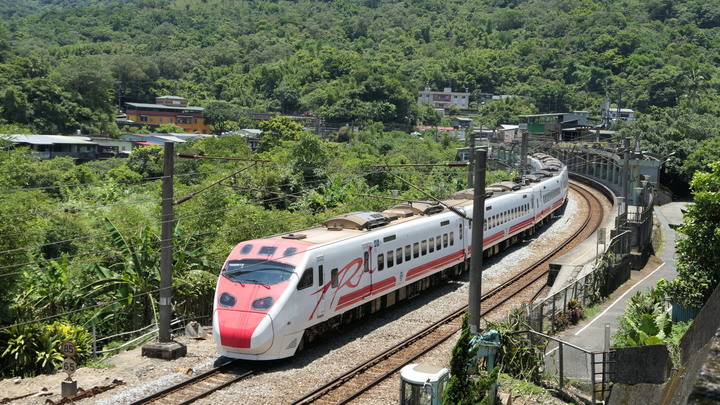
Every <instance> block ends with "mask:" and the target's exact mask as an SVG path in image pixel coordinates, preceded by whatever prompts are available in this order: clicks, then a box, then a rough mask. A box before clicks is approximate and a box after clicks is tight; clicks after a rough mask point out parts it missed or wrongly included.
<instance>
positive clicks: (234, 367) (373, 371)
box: [132, 182, 603, 405]
mask: <svg viewBox="0 0 720 405" xmlns="http://www.w3.org/2000/svg"><path fill="white" fill-rule="evenodd" d="M570 187H571V189H573V190H575V191H576V192H577V193H578V194H579V195H580V197H581V198H582V199H583V200H584V201H586V204H587V205H588V209H587V211H588V212H589V213H590V215H588V216H587V218H585V219H584V221H583V224H582V225H581V226H580V227H579V229H578V230H577V231H576V232H575V233H573V235H572V236H571V237H569V238H568V239H567V240H566V241H565V242H562V243H560V244H559V246H558V247H557V248H556V249H553V251H552V252H550V253H548V254H546V255H545V256H543V257H542V258H540V259H538V260H536V261H535V263H533V264H532V265H531V266H529V267H527V268H526V269H524V270H523V271H521V272H520V273H518V274H516V275H515V276H513V277H512V278H510V279H508V280H506V281H504V282H503V283H502V284H500V285H498V286H496V287H495V288H492V289H491V290H490V291H488V292H486V293H485V294H483V296H482V308H481V309H482V311H481V315H482V316H485V315H486V314H489V313H490V312H492V311H494V310H496V309H497V308H498V307H500V306H501V305H503V304H505V303H506V302H507V301H508V300H510V299H512V298H513V297H515V296H517V295H518V294H520V293H521V292H522V291H523V290H525V289H526V288H530V287H531V286H533V285H535V284H538V283H540V281H542V280H543V278H544V277H545V276H547V273H548V264H549V263H550V262H551V261H552V260H553V259H554V258H556V257H559V256H561V255H562V254H564V253H565V252H566V251H568V250H569V249H571V248H572V247H574V245H575V244H573V243H572V242H571V241H573V240H583V239H585V238H587V237H589V236H590V235H592V233H593V232H594V231H595V229H597V227H599V225H600V223H601V221H602V218H601V217H602V214H601V213H602V211H603V210H602V205H601V204H600V202H599V201H597V198H596V197H595V196H594V195H593V193H592V192H591V191H589V190H590V188H589V187H587V186H583V185H581V184H578V183H575V182H571V185H570ZM594 214H595V215H594ZM466 310H467V305H465V306H463V307H461V308H458V309H456V310H455V311H453V312H452V313H450V314H448V315H446V316H445V317H444V318H443V319H441V320H439V321H437V322H435V323H434V324H432V325H430V326H428V327H427V328H425V329H423V330H422V331H420V332H418V333H416V334H415V335H414V336H411V337H409V338H407V339H405V340H403V341H402V342H400V343H398V344H397V345H395V346H394V347H392V348H390V349H388V350H385V351H384V352H382V353H380V354H378V355H376V356H375V357H373V358H372V359H370V360H368V361H366V362H364V363H362V364H360V365H358V366H356V367H355V368H353V369H352V370H350V371H348V372H346V373H344V374H343V375H341V376H338V377H335V378H334V379H333V380H332V381H330V382H328V383H327V384H325V385H323V386H322V387H319V388H317V389H315V390H313V391H312V392H310V393H308V394H306V395H305V396H303V397H302V398H300V399H298V400H296V401H294V402H292V404H293V405H295V404H310V403H315V404H346V403H349V402H350V401H353V400H354V399H357V398H358V397H359V396H360V395H362V394H363V393H364V392H366V391H368V390H369V389H371V388H372V387H373V386H375V385H377V384H379V383H380V382H381V381H383V380H385V379H386V378H388V377H390V376H392V375H393V374H394V373H396V372H397V371H399V370H400V369H401V368H402V367H403V366H404V365H406V364H409V363H410V362H412V361H414V360H415V359H417V358H418V357H420V356H422V355H423V354H425V353H427V352H428V351H430V350H432V349H433V348H434V347H436V346H437V345H439V344H441V343H443V342H444V341H446V340H447V339H449V338H450V337H452V336H453V335H454V334H455V333H456V332H457V331H458V330H459V329H460V326H461V323H462V316H463V315H464V314H465V312H466ZM268 366H269V365H268V364H262V365H261V364H252V365H248V364H247V362H243V361H240V360H234V361H229V362H228V363H225V364H222V365H220V366H218V367H215V368H213V369H211V370H209V371H207V372H205V373H202V374H199V375H197V376H194V377H192V378H190V379H188V380H185V381H183V382H181V383H180V384H177V385H174V386H171V387H169V388H166V389H164V390H162V391H159V392H156V393H154V394H152V395H150V396H147V397H145V398H142V399H140V400H138V401H136V402H133V403H132V405H141V404H181V405H186V404H191V403H193V402H195V401H197V400H199V399H201V398H204V397H206V396H208V395H210V394H212V393H213V392H215V391H218V390H221V389H223V388H225V387H227V386H229V385H232V384H235V383H237V382H238V381H241V380H243V379H246V378H249V377H251V376H253V375H255V374H257V373H258V372H259V371H261V368H262V369H264V368H267V367H268Z"/></svg>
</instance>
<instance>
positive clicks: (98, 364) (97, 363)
mask: <svg viewBox="0 0 720 405" xmlns="http://www.w3.org/2000/svg"><path fill="white" fill-rule="evenodd" d="M105 360H106V359H95V360H91V361H88V362H87V363H86V364H85V367H90V368H97V369H107V368H115V365H114V364H112V363H108V362H107V361H105Z"/></svg>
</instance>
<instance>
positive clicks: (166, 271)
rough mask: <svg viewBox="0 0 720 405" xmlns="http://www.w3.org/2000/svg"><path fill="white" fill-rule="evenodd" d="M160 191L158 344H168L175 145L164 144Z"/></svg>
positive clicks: (170, 311)
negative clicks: (160, 240) (161, 188)
mask: <svg viewBox="0 0 720 405" xmlns="http://www.w3.org/2000/svg"><path fill="white" fill-rule="evenodd" d="M164 155H165V156H164V158H165V159H164V163H165V167H164V171H163V191H162V233H161V238H162V247H161V250H160V321H159V325H158V327H159V328H160V343H168V342H170V341H171V340H172V339H171V337H170V318H171V316H172V271H173V268H172V254H173V241H172V228H173V203H174V200H173V175H174V171H173V163H174V161H175V159H174V155H175V144H174V143H173V142H166V143H165V153H164Z"/></svg>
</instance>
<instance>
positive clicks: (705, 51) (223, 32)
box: [0, 0, 720, 133]
mask: <svg viewBox="0 0 720 405" xmlns="http://www.w3.org/2000/svg"><path fill="white" fill-rule="evenodd" d="M97 3H98V4H95V5H91V6H88V7H72V8H63V9H56V8H53V7H49V8H46V10H47V11H44V12H43V13H42V14H37V13H35V14H30V15H28V16H25V17H13V18H9V19H7V20H5V21H4V30H3V34H0V38H3V39H2V46H3V48H4V49H5V51H4V56H3V57H2V62H3V64H2V71H1V73H0V74H1V75H2V79H4V80H0V83H3V84H0V95H3V96H4V103H3V106H2V110H0V117H2V118H3V119H4V120H5V121H6V122H7V123H12V124H20V125H21V126H26V127H28V128H29V129H30V130H32V131H36V132H46V133H47V132H50V133H55V132H60V133H68V132H74V131H75V129H77V128H78V127H79V128H81V129H82V130H83V132H105V133H113V132H116V131H117V129H116V128H115V127H114V124H113V122H112V118H113V113H114V111H115V109H116V108H117V105H118V103H119V102H123V101H138V102H143V101H145V102H147V101H151V100H153V99H154V97H155V96H156V95H166V94H174V95H179V96H183V97H187V98H189V99H190V101H191V103H192V104H194V105H206V104H207V103H209V102H210V101H211V100H225V101H228V102H230V103H232V104H233V105H235V106H236V107H238V108H245V109H250V110H253V111H263V112H264V111H271V112H272V111H275V112H281V113H297V112H306V111H314V112H317V113H320V114H322V115H323V116H324V117H325V118H326V120H328V121H340V122H348V121H351V120H355V121H361V122H362V121H382V122H386V123H390V122H397V123H407V122H415V120H416V118H418V117H422V115H423V114H424V113H426V112H425V111H423V110H422V109H418V108H417V107H416V106H415V104H416V97H417V91H418V90H419V89H420V88H421V87H423V86H425V85H428V86H430V87H432V88H434V89H442V88H444V87H451V88H453V89H455V90H460V91H462V90H465V89H468V91H469V92H471V93H472V99H471V100H472V101H475V104H473V105H474V106H475V105H477V102H478V101H479V94H480V93H494V94H512V95H520V96H524V97H526V98H524V99H520V100H514V101H513V102H510V103H507V104H510V105H507V106H504V108H505V110H509V111H510V113H508V112H507V111H499V112H495V113H494V115H492V116H491V117H489V118H488V120H489V121H490V122H493V123H494V122H495V121H497V120H499V119H500V118H504V119H511V118H512V117H513V116H514V115H516V114H517V113H518V112H519V113H522V112H525V113H528V112H530V113H532V112H548V111H571V110H588V111H591V112H594V113H597V112H598V111H599V106H600V102H601V101H602V99H603V98H606V97H607V98H609V99H610V100H612V101H613V103H617V102H619V103H620V104H621V106H622V107H628V108H633V109H635V110H637V111H639V112H649V111H651V109H652V108H653V107H660V108H670V107H675V106H678V105H680V106H684V107H687V108H692V109H694V110H695V111H697V112H699V113H713V114H716V113H717V112H718V111H720V104H718V97H717V92H716V91H715V90H716V88H717V84H718V81H717V77H718V75H717V70H718V68H717V65H718V55H720V3H712V2H705V1H701V0H693V1H680V2H674V1H669V0H652V1H636V0H628V1H616V0H612V1H606V2H600V1H592V0H553V1H540V0H537V1H502V0H471V1H462V2H461V1H445V0H443V1H440V0H406V1H386V0H365V1H356V0H344V1H309V0H299V1H231V0H178V1H164V0H143V1H136V2H133V3H123V2H116V3H107V2H97ZM53 4H60V5H62V4H63V3H62V2H56V3H53ZM67 4H68V5H73V3H72V2H69V1H68V2H67ZM501 110H502V109H501ZM498 117H500V118H498Z"/></svg>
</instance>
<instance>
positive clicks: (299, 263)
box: [213, 156, 568, 360]
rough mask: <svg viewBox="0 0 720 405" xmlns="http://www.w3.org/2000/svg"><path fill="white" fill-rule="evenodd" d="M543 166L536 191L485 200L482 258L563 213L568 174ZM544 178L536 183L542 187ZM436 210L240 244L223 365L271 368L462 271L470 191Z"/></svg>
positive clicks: (225, 299) (225, 317)
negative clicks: (234, 361)
mask: <svg viewBox="0 0 720 405" xmlns="http://www.w3.org/2000/svg"><path fill="white" fill-rule="evenodd" d="M557 163H558V162H557V160H555V159H552V158H549V157H547V156H538V157H535V158H533V159H531V164H532V165H533V167H535V168H536V169H537V170H540V169H541V168H546V169H547V170H549V171H548V172H547V173H544V174H542V176H543V177H542V178H540V179H539V180H538V181H537V182H535V183H529V184H527V185H519V184H514V183H507V182H506V183H505V184H502V183H498V184H496V185H493V186H492V187H490V190H488V191H492V192H493V195H492V196H491V197H490V198H487V199H486V202H485V212H484V219H485V221H484V239H483V249H484V251H485V252H486V254H493V253H496V252H497V251H498V250H499V249H500V248H503V247H506V246H507V245H509V244H511V243H514V242H517V241H518V240H520V239H521V238H522V237H524V236H525V235H527V234H529V233H532V232H533V231H534V230H535V228H536V227H537V226H538V225H540V224H542V223H543V222H544V221H545V220H546V219H547V218H548V217H549V216H551V215H552V213H553V212H555V211H556V210H557V209H558V208H559V207H561V206H562V204H563V203H564V201H565V199H566V196H567V188H568V178H567V170H566V168H564V167H562V165H558V164H557ZM539 177H540V175H538V178H539ZM443 203H444V205H442V204H433V203H408V204H399V205H396V206H394V207H392V208H390V209H388V210H386V211H383V212H381V213H377V212H355V213H350V214H344V215H338V216H336V217H334V218H331V219H329V220H327V221H325V223H324V224H323V226H319V227H314V228H309V229H304V230H299V231H294V232H291V233H286V234H281V235H274V236H270V237H266V238H260V239H255V240H250V241H245V242H241V243H239V244H238V245H237V246H236V247H235V248H234V249H233V250H232V252H231V253H230V255H229V256H228V259H227V260H226V262H225V264H224V266H223V269H222V271H221V274H220V277H219V279H218V284H217V289H216V295H215V302H214V311H213V334H214V337H215V340H216V342H217V344H218V351H219V353H220V354H221V355H224V356H228V357H234V358H243V359H252V360H271V359H279V358H285V357H290V356H292V355H294V354H295V353H296V351H297V350H298V349H299V348H300V347H301V346H302V345H303V343H304V342H307V341H311V340H313V339H315V338H316V337H317V336H319V335H322V334H323V333H325V332H326V331H328V330H334V329H336V328H338V327H339V326H341V325H343V324H346V323H349V322H350V321H352V320H354V319H357V318H361V317H363V316H365V315H366V314H368V313H372V312H375V311H377V310H379V309H381V308H384V307H387V306H390V305H393V304H394V303H395V302H397V301H400V300H403V299H406V298H408V297H410V296H413V295H416V294H419V293H421V291H423V290H424V289H426V288H427V287H429V286H430V285H432V284H435V283H437V282H440V281H442V280H443V279H445V278H447V277H448V276H452V275H455V274H459V273H460V272H462V271H464V270H465V268H466V267H467V264H468V263H469V259H470V255H471V254H472V245H471V243H470V241H471V225H472V224H471V223H470V222H471V221H468V220H467V219H465V218H463V217H461V216H459V215H458V214H456V213H454V212H452V211H451V210H449V209H447V208H445V207H446V206H453V207H454V208H455V209H457V210H459V211H462V212H463V213H464V214H465V216H466V217H470V218H472V216H473V203H472V190H465V191H462V192H458V193H456V194H455V195H454V196H453V197H452V198H451V199H449V200H445V201H443Z"/></svg>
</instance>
